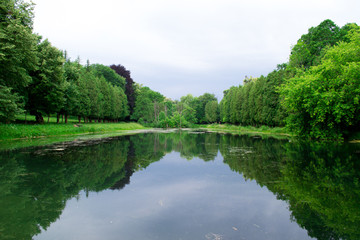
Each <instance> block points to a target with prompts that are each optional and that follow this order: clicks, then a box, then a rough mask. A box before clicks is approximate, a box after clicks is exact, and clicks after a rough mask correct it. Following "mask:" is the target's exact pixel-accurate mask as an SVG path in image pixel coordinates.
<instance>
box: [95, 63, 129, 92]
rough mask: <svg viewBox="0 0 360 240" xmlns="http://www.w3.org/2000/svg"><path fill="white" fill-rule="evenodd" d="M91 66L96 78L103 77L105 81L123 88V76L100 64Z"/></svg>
mask: <svg viewBox="0 0 360 240" xmlns="http://www.w3.org/2000/svg"><path fill="white" fill-rule="evenodd" d="M91 67H92V68H93V71H94V73H95V76H97V77H98V78H100V77H104V78H105V79H106V81H108V82H110V83H111V84H112V85H114V86H118V87H120V88H122V89H123V90H125V78H124V77H122V76H120V75H119V74H117V73H116V72H115V70H113V69H111V68H110V67H108V66H105V65H102V64H93V65H91Z"/></svg>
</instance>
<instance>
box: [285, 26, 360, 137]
mask: <svg viewBox="0 0 360 240" xmlns="http://www.w3.org/2000/svg"><path fill="white" fill-rule="evenodd" d="M349 39H350V42H340V43H339V44H338V45H337V46H334V47H332V48H330V49H328V50H327V51H326V53H325V55H324V58H323V59H322V61H321V64H320V65H318V66H314V67H312V68H310V70H309V71H307V72H305V73H303V74H302V75H297V76H295V77H294V78H291V79H290V80H288V81H286V83H285V84H284V85H283V86H282V88H281V94H282V97H283V104H284V107H285V108H286V110H287V111H288V113H289V117H288V119H287V124H288V126H289V128H290V129H291V130H293V131H294V132H295V133H297V134H299V135H301V136H309V137H312V138H342V137H343V136H346V135H348V133H349V131H352V130H355V129H358V126H359V123H360V117H359V116H360V102H359V101H360V98H359V96H360V81H359V79H360V30H357V31H352V32H351V34H350V35H349Z"/></svg>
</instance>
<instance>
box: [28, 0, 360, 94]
mask: <svg viewBox="0 0 360 240" xmlns="http://www.w3.org/2000/svg"><path fill="white" fill-rule="evenodd" d="M34 2H35V3H36V4H37V6H36V8H35V14H36V15H35V31H36V32H38V33H40V34H41V35H43V36H44V37H46V38H49V40H50V41H51V42H52V43H53V44H54V45H55V46H57V47H58V48H60V49H66V50H67V51H68V52H69V54H70V56H72V57H73V58H76V57H77V56H78V55H79V56H80V57H81V58H82V59H83V62H85V60H86V59H90V61H91V62H99V63H103V64H106V65H109V64H113V63H114V64H123V65H124V66H126V67H127V68H129V69H130V70H131V71H132V73H133V75H134V76H141V78H138V79H136V78H134V80H135V81H136V82H139V83H149V84H148V85H149V86H150V87H151V88H153V89H157V88H162V89H164V88H165V85H166V84H168V82H167V81H165V79H174V76H171V75H169V76H159V74H162V73H164V72H168V73H174V72H176V73H177V74H180V75H179V76H176V77H175V78H176V79H181V75H182V74H181V73H183V74H184V75H182V76H183V77H184V78H185V77H186V78H189V76H191V75H192V74H193V76H194V78H193V82H194V83H195V84H194V87H195V85H196V82H197V81H198V80H199V76H200V78H201V74H204V75H203V77H204V78H205V77H208V75H209V74H208V73H209V72H211V71H223V72H224V73H226V74H228V73H227V72H228V71H234V69H239V71H240V70H241V71H242V72H241V73H240V74H239V73H238V71H236V74H235V72H234V77H233V78H232V79H231V80H230V79H229V81H227V82H224V81H221V79H215V78H210V79H209V78H208V79H207V81H211V82H212V84H209V86H210V85H211V86H216V84H217V87H215V88H214V87H212V89H210V88H206V87H204V88H203V89H198V91H199V92H200V91H202V92H203V93H204V92H212V91H218V92H220V93H221V92H222V91H223V90H225V89H227V88H229V87H230V86H231V85H230V84H233V82H239V83H240V82H241V80H242V78H243V77H244V76H245V75H253V76H256V75H258V74H266V73H268V72H270V71H271V70H272V69H273V68H275V67H276V64H278V63H282V62H286V61H287V60H288V55H289V52H290V47H291V45H292V44H295V43H296V41H297V39H298V38H299V37H300V36H301V35H302V34H304V33H306V32H307V29H308V28H310V27H312V26H316V25H318V24H319V23H320V22H321V21H323V20H325V19H332V20H333V21H334V22H335V23H336V24H338V25H339V26H342V25H344V24H346V23H347V22H358V23H359V17H358V9H360V2H359V1H356V0H330V1H329V0H326V1H325V0H304V1H294V0H272V1H269V0H254V1H241V0H222V1H220V0H182V1H169V0H152V1H145V0H131V1H130V0H120V1H119V0H103V1H101V2H99V1H94V0H76V1H73V0H61V1H60V0H52V1H46V0H34ZM265 61H266V62H265ZM169 69H170V70H172V71H170V70H169ZM149 71H151V72H153V73H154V72H156V73H157V75H155V76H154V75H152V76H150V75H148V76H147V75H146V73H147V72H149ZM220 75H221V74H220ZM195 76H196V78H195ZM239 76H240V78H239ZM159 79H162V80H161V81H160V80H159ZM171 84H172V85H171V86H169V88H176V86H179V87H180V86H181V84H182V82H181V81H176V82H175V81H173V82H171ZM188 88H191V86H188ZM163 91H164V92H162V93H163V94H165V95H166V94H167V91H166V90H163ZM171 94H173V93H171ZM184 94H186V93H185V92H184V93H178V94H175V95H170V96H169V97H173V98H179V97H180V96H181V95H184Z"/></svg>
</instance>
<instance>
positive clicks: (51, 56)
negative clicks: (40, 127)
mask: <svg viewBox="0 0 360 240" xmlns="http://www.w3.org/2000/svg"><path fill="white" fill-rule="evenodd" d="M37 55H38V59H39V61H38V66H37V70H36V71H34V72H33V73H32V79H33V81H32V83H31V84H30V85H29V87H28V94H29V95H28V96H29V99H28V102H27V104H26V109H27V110H29V112H30V114H32V115H34V116H35V117H36V121H37V122H38V123H41V122H43V118H42V113H46V114H47V115H49V114H50V113H56V112H59V111H60V110H61V108H62V105H63V103H64V69H63V63H64V58H63V54H62V52H61V51H60V50H58V49H57V48H55V47H53V46H52V45H51V44H50V42H49V41H48V40H44V41H42V42H40V43H39V44H38V50H37Z"/></svg>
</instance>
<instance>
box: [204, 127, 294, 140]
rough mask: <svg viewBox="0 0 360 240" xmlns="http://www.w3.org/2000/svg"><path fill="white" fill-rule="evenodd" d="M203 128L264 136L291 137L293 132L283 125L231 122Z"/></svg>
mask: <svg viewBox="0 0 360 240" xmlns="http://www.w3.org/2000/svg"><path fill="white" fill-rule="evenodd" d="M202 128H205V129H207V130H210V131H214V132H225V133H236V134H246V135H260V136H262V137H266V136H269V137H274V138H291V137H293V135H292V134H290V133H289V132H287V131H286V129H285V128H281V127H273V128H272V127H267V126H261V127H259V128H257V127H252V126H236V125H230V124H209V125H203V126H202Z"/></svg>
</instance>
